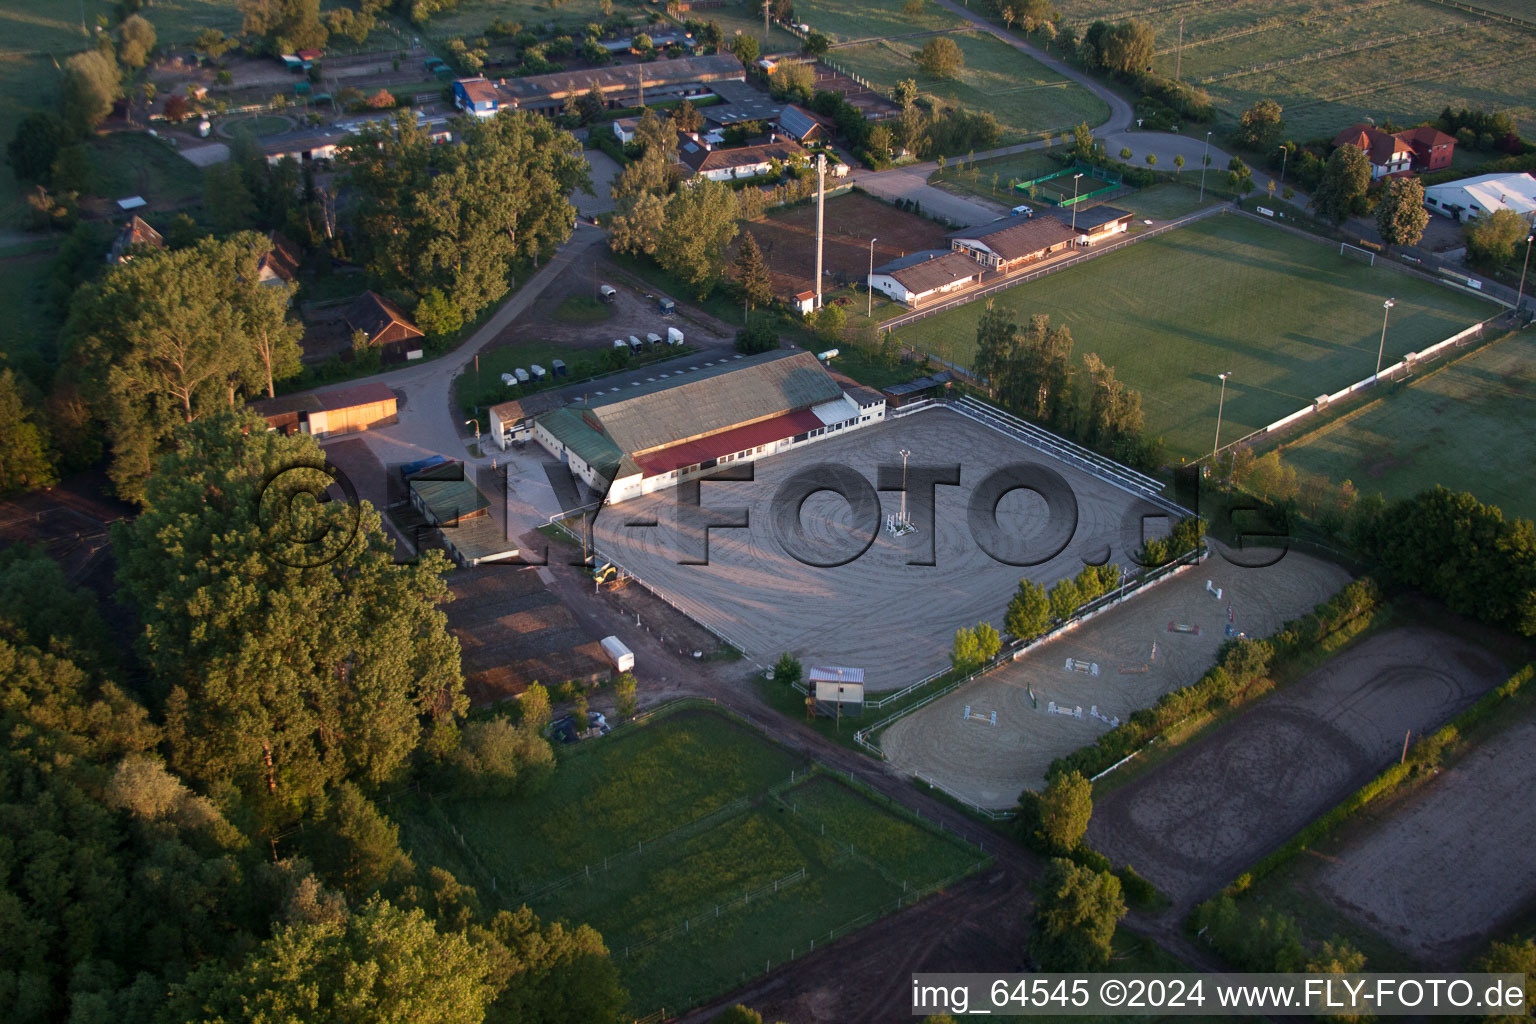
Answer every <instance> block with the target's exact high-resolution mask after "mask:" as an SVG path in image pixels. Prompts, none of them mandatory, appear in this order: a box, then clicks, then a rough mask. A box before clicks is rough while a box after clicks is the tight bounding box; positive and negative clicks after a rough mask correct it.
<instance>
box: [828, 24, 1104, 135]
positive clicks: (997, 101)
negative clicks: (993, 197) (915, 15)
mask: <svg viewBox="0 0 1536 1024" xmlns="http://www.w3.org/2000/svg"><path fill="white" fill-rule="evenodd" d="M950 38H952V39H954V41H955V42H956V43H958V44H959V45H960V49H961V51H962V52H963V53H964V54H965V67H964V68H963V69H962V70H961V72H960V75H959V78H957V79H943V80H941V79H935V78H929V77H927V76H926V75H924V74H922V73H921V72H920V71H919V70H918V68H917V65H916V64H914V63H913V60H912V57H913V54H915V53H917V51H918V50H919V49H920V48H921V44H920V43H908V42H902V41H895V42H892V41H890V40H885V41H882V42H878V43H867V44H864V45H861V46H848V47H839V48H838V49H836V50H833V51H832V53H831V54H830V55H829V59H830V63H832V64H833V65H835V66H838V67H841V68H842V69H843V70H845V71H851V72H853V73H855V74H858V75H861V76H863V77H864V78H865V79H866V80H868V81H870V82H873V83H874V84H875V85H877V86H879V87H881V88H885V89H889V88H891V87H893V86H895V85H896V83H897V82H899V81H901V80H902V79H903V78H915V79H916V80H917V86H918V89H919V90H920V91H921V92H922V93H924V94H925V95H928V96H934V97H937V98H938V99H940V100H943V101H944V102H946V103H949V104H951V105H954V104H958V105H959V106H962V107H966V108H968V109H971V110H986V111H990V112H991V113H992V114H993V116H995V117H996V118H997V121H998V124H1000V125H1002V128H1003V133H1002V139H1001V144H1004V145H1006V144H1008V143H1012V142H1022V141H1025V140H1027V139H1033V138H1037V137H1039V136H1040V135H1041V134H1042V133H1045V132H1060V131H1062V130H1063V129H1066V128H1071V127H1072V126H1074V125H1076V124H1078V123H1080V122H1082V121H1087V122H1088V123H1089V124H1099V123H1100V122H1102V121H1103V120H1104V119H1105V118H1107V117H1108V116H1109V109H1108V107H1107V106H1106V105H1105V103H1104V101H1103V100H1101V99H1099V98H1098V97H1097V96H1095V95H1093V94H1092V93H1091V92H1089V91H1088V90H1087V89H1084V88H1083V87H1082V86H1079V85H1077V84H1075V83H1073V82H1071V81H1068V80H1067V79H1065V78H1063V77H1061V76H1060V75H1057V74H1056V73H1055V72H1053V71H1050V70H1048V69H1047V68H1046V67H1045V66H1044V65H1042V64H1040V63H1039V62H1037V61H1035V60H1033V59H1031V58H1029V57H1026V56H1025V55H1024V54H1022V53H1020V52H1019V51H1018V50H1015V49H1014V48H1013V47H1011V46H1009V45H1008V44H1006V43H1003V42H1001V41H999V40H998V39H997V38H996V37H994V36H990V35H982V34H980V33H976V32H957V33H955V34H953V35H952V36H951V37H950Z"/></svg>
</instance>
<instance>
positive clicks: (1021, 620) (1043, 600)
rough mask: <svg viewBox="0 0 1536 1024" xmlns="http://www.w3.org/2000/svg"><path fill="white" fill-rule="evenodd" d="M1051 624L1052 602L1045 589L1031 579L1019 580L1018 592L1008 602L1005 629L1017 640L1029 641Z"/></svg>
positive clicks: (1004, 621)
mask: <svg viewBox="0 0 1536 1024" xmlns="http://www.w3.org/2000/svg"><path fill="white" fill-rule="evenodd" d="M1050 624H1051V602H1050V599H1049V598H1048V597H1046V594H1045V587H1043V586H1042V585H1040V584H1039V583H1036V582H1035V581H1034V580H1031V579H1021V580H1019V589H1018V592H1017V593H1015V594H1014V595H1013V599H1012V600H1010V601H1009V602H1008V612H1007V614H1006V615H1005V616H1004V617H1003V628H1004V629H1006V630H1008V632H1009V633H1011V634H1012V635H1013V636H1014V637H1015V638H1016V639H1018V640H1024V641H1029V640H1033V639H1034V638H1035V637H1037V636H1039V635H1040V634H1041V633H1044V632H1045V629H1046V627H1047V626H1049V625H1050Z"/></svg>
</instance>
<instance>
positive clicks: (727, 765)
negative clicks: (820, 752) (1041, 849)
mask: <svg viewBox="0 0 1536 1024" xmlns="http://www.w3.org/2000/svg"><path fill="white" fill-rule="evenodd" d="M791 772H795V773H797V775H798V778H799V781H798V782H797V783H795V784H793V785H789V783H790V777H791ZM770 790H774V791H775V792H772V793H771V792H770ZM389 811H390V813H391V815H392V817H394V818H395V820H396V821H398V822H399V823H400V826H401V838H402V841H403V842H404V844H405V845H406V846H407V847H408V848H409V849H410V850H411V852H412V855H413V856H414V857H415V858H416V860H417V861H418V863H423V864H435V865H439V866H442V867H444V868H446V869H448V870H450V871H452V872H453V873H454V874H455V875H456V876H457V877H459V878H460V879H462V880H465V881H468V882H473V883H474V884H475V885H477V886H478V887H479V889H480V891H481V893H482V895H483V896H485V897H486V898H488V899H492V900H494V899H495V895H494V894H500V896H501V897H502V898H503V901H504V902H505V903H506V904H507V905H509V906H517V905H518V904H520V903H522V902H525V901H526V902H527V903H528V905H529V906H530V907H532V909H533V910H534V911H535V912H536V913H538V914H539V915H540V916H541V917H544V918H548V919H563V920H567V921H571V922H581V923H587V924H591V925H592V926H593V927H595V928H597V929H598V930H599V931H600V932H601V933H602V934H603V937H604V939H605V940H606V942H607V944H608V948H609V949H610V951H611V952H612V954H613V957H614V961H615V963H616V964H617V965H618V967H619V970H620V973H621V975H622V977H623V981H624V984H625V985H626V987H627V988H628V989H629V992H630V998H631V1008H632V1009H633V1010H634V1012H635V1013H636V1014H637V1015H638V1014H643V1013H649V1012H652V1011H654V1010H657V1009H660V1008H662V1007H666V1008H668V1009H669V1010H673V1011H675V1010H678V1009H682V1008H686V1007H687V1006H689V1005H693V1004H694V1003H696V1002H698V1001H701V1000H703V999H706V998H709V997H710V996H712V995H717V994H719V993H720V992H722V991H725V990H727V989H729V988H730V987H732V986H734V985H738V984H740V983H742V982H743V981H745V980H746V979H748V978H751V977H753V976H755V975H757V974H760V973H762V971H763V969H764V965H765V963H767V962H769V961H771V962H772V963H773V964H774V965H775V966H777V965H778V964H779V963H781V962H783V961H784V960H786V959H789V958H790V956H791V954H792V953H793V954H795V955H799V954H802V953H805V952H807V951H808V949H809V947H810V943H811V941H812V940H813V939H817V938H820V939H821V940H822V941H825V938H826V936H827V934H828V932H829V931H830V930H832V929H837V928H839V927H840V926H843V925H846V924H849V923H850V922H853V921H854V920H855V919H856V918H859V917H860V916H861V915H865V914H869V913H871V912H876V911H880V910H883V909H886V907H887V905H888V904H890V905H892V908H893V905H894V902H895V900H896V899H897V898H898V897H900V896H901V895H902V893H903V888H904V884H905V886H906V887H908V888H910V889H911V890H916V889H919V888H922V887H923V886H925V885H928V884H931V883H933V882H935V881H938V880H940V879H943V878H947V877H950V876H952V875H956V874H959V873H961V872H965V871H967V870H969V869H971V868H973V867H975V866H976V865H977V864H978V859H979V858H980V857H981V854H980V853H979V852H978V851H976V850H974V849H972V848H970V847H967V846H965V845H963V844H960V843H958V842H954V841H952V840H950V839H948V838H945V837H942V836H939V835H937V834H935V833H932V832H930V831H928V830H927V829H925V828H922V827H920V826H918V825H916V824H913V823H911V822H909V821H907V820H906V819H905V818H903V817H898V816H897V815H895V814H893V813H891V812H888V811H886V810H885V809H883V808H882V807H880V806H878V805H877V804H875V803H873V802H871V801H870V800H869V799H867V798H866V797H864V796H863V795H861V794H859V793H857V792H855V791H853V790H852V789H850V788H848V787H847V786H845V785H843V784H842V783H840V782H837V781H835V780H833V779H831V778H828V777H825V776H820V775H812V774H809V773H808V771H807V766H806V764H805V763H804V762H803V761H802V760H801V759H799V758H798V757H796V756H795V755H792V754H790V753H789V752H788V751H786V750H784V749H783V748H781V747H778V746H776V745H774V744H771V743H769V742H768V741H767V740H766V739H765V738H764V737H762V736H761V735H760V734H758V733H756V732H754V731H752V730H750V729H748V728H746V727H744V726H741V725H739V724H737V723H736V722H734V721H732V720H730V719H727V718H725V717H723V716H720V715H716V714H713V713H710V712H707V711H705V712H684V713H681V714H677V715H673V716H671V717H669V718H664V719H662V720H660V721H657V722H654V723H652V724H649V725H647V726H644V727H641V728H637V729H633V730H626V731H623V732H620V733H618V734H615V735H614V736H611V737H607V738H604V739H601V740H598V741H594V742H589V743H588V744H586V745H584V746H582V747H579V748H576V749H573V750H569V751H563V752H562V756H561V758H560V762H559V766H558V768H557V770H556V772H555V774H554V777H553V778H552V779H551V780H550V783H549V785H548V786H547V787H545V788H544V789H543V790H542V791H541V792H539V793H537V794H535V795H533V796H531V797H527V798H524V799H521V800H517V801H515V802H511V803H509V802H506V801H498V800H450V799H439V800H437V801H436V802H435V803H434V802H429V801H426V800H424V799H421V798H412V799H409V800H396V801H394V803H393V804H392V805H391V806H390V807H389ZM701 819H703V820H701ZM453 830H457V831H458V832H459V833H460V834H462V835H463V837H464V843H463V845H461V844H460V843H459V841H458V840H457V839H456V838H455V835H454V831H453ZM637 844H643V849H640V850H637ZM605 864H606V866H605ZM588 866H590V867H591V873H590V875H588V874H587V873H586V870H585V869H586V868H587V867H588ZM802 869H803V872H802ZM573 873H575V877H572V875H573ZM493 879H494V881H495V883H496V884H495V888H494V889H493V887H492V880H493ZM562 880H565V882H566V884H563V885H557V886H551V883H557V882H560V881H562ZM776 880H777V881H779V882H780V887H779V888H778V890H777V891H775V890H774V882H775V881H776ZM747 893H751V894H752V897H751V899H750V901H748V902H743V900H742V897H743V895H744V894H747ZM716 908H718V911H717V909H716ZM717 913H718V916H716V915H717ZM684 920H688V921H689V922H690V924H689V926H688V929H687V930H686V931H678V932H677V933H676V934H673V932H674V930H677V929H680V928H681V927H682V922H683V921H684Z"/></svg>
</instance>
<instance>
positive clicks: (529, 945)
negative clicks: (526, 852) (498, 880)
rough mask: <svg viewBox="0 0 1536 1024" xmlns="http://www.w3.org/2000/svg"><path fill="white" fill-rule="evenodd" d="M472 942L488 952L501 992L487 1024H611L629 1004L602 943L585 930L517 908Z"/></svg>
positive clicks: (477, 930) (474, 933) (478, 930)
mask: <svg viewBox="0 0 1536 1024" xmlns="http://www.w3.org/2000/svg"><path fill="white" fill-rule="evenodd" d="M470 937H471V938H472V939H474V940H475V941H476V942H477V943H479V944H483V945H484V946H485V947H486V948H487V949H488V950H489V951H490V953H491V956H492V964H493V969H492V973H491V983H492V985H493V986H498V987H500V988H501V994H500V995H498V996H497V997H496V1001H495V1002H494V1003H492V1004H491V1006H490V1008H489V1010H488V1011H487V1013H486V1015H485V1024H545V1022H549V1024H581V1022H585V1021H612V1020H617V1019H619V1016H620V1012H619V1011H620V1010H621V1009H622V1008H623V1006H624V1005H625V1003H627V1002H628V997H627V996H626V995H625V992H624V990H623V988H621V987H620V985H619V972H618V969H617V968H616V967H615V966H614V964H613V961H612V960H611V959H610V958H609V956H608V949H607V947H606V946H604V945H603V937H602V936H601V935H599V934H598V933H597V932H596V931H594V930H593V929H592V928H590V927H588V926H587V925H579V926H576V927H568V926H567V925H564V924H561V923H560V922H558V921H557V922H555V923H553V924H543V923H541V922H540V921H539V919H538V918H537V917H535V916H534V914H533V912H532V911H531V910H529V909H528V908H527V907H521V908H519V909H518V910H516V911H505V910H503V911H501V912H500V913H498V914H497V915H496V917H495V918H493V919H492V921H491V922H490V924H489V925H487V926H485V927H474V928H471V929H470Z"/></svg>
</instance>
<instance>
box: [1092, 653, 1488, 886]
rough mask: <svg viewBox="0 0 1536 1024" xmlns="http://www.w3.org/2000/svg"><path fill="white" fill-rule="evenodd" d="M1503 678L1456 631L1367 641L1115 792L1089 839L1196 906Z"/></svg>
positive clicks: (1098, 810) (1102, 805) (1099, 809)
mask: <svg viewBox="0 0 1536 1024" xmlns="http://www.w3.org/2000/svg"><path fill="white" fill-rule="evenodd" d="M1505 678H1506V673H1505V671H1504V668H1503V666H1502V665H1500V664H1499V661H1498V659H1496V658H1494V657H1493V656H1492V655H1491V654H1489V653H1487V652H1486V651H1483V650H1482V649H1480V648H1477V647H1474V646H1472V645H1471V644H1469V643H1467V642H1466V641H1463V640H1460V639H1458V638H1456V637H1453V636H1450V635H1447V634H1442V633H1435V632H1432V631H1428V630H1420V629H1407V628H1403V629H1394V630H1390V631H1388V632H1386V633H1383V634H1381V635H1379V636H1374V637H1371V638H1369V639H1368V640H1365V641H1364V642H1362V643H1360V644H1357V645H1356V646H1354V647H1352V648H1350V649H1349V650H1347V651H1345V652H1344V653H1343V654H1341V655H1339V656H1338V657H1336V658H1333V659H1332V660H1330V661H1329V662H1328V663H1327V664H1325V665H1323V666H1322V667H1321V668H1319V669H1317V670H1316V671H1314V672H1312V673H1311V674H1310V675H1308V676H1307V677H1306V678H1305V679H1302V680H1301V681H1300V682H1297V683H1295V684H1293V685H1291V686H1288V687H1286V688H1285V689H1284V690H1282V691H1280V692H1279V693H1276V694H1274V695H1273V696H1270V697H1268V698H1266V699H1264V700H1262V701H1260V702H1259V703H1258V704H1256V705H1255V706H1253V707H1252V708H1250V709H1249V710H1248V711H1247V712H1245V713H1244V714H1242V715H1240V716H1239V717H1237V718H1236V719H1235V720H1233V721H1232V722H1230V723H1228V724H1226V725H1225V726H1223V727H1222V728H1220V729H1217V730H1216V731H1215V732H1214V733H1212V734H1211V735H1209V736H1207V737H1205V738H1203V739H1201V740H1199V741H1198V742H1196V743H1194V744H1193V745H1191V746H1190V747H1189V749H1187V750H1184V751H1183V752H1181V753H1180V754H1178V755H1177V756H1176V757H1174V758H1172V759H1170V760H1169V761H1168V762H1167V763H1165V764H1163V765H1160V766H1159V767H1158V768H1157V769H1156V770H1155V771H1152V772H1149V773H1148V774H1146V775H1145V776H1143V777H1141V778H1139V779H1137V780H1136V781H1134V782H1132V783H1131V784H1129V785H1127V786H1126V787H1124V788H1123V789H1119V790H1116V791H1114V792H1113V793H1110V794H1109V795H1108V796H1107V797H1105V798H1104V799H1103V800H1102V801H1100V802H1099V804H1098V805H1097V806H1096V807H1095V808H1094V812H1093V821H1092V822H1091V823H1090V825H1089V827H1088V841H1089V843H1091V844H1092V845H1093V847H1094V848H1095V849H1097V850H1099V851H1101V852H1102V853H1104V854H1105V855H1106V856H1108V857H1109V858H1110V859H1111V860H1113V861H1114V862H1115V863H1116V864H1127V863H1128V864H1131V865H1134V866H1135V868H1136V870H1137V871H1140V872H1141V873H1142V874H1143V875H1145V876H1146V877H1147V878H1149V879H1151V880H1152V881H1153V882H1154V883H1155V884H1156V885H1157V886H1158V888H1160V889H1162V890H1163V891H1164V892H1166V893H1167V894H1168V895H1169V896H1171V897H1172V898H1173V900H1174V902H1175V904H1176V905H1178V906H1181V907H1184V906H1189V905H1190V904H1193V903H1194V902H1195V901H1197V900H1199V899H1202V898H1204V897H1205V896H1207V895H1209V894H1210V893H1211V892H1213V891H1215V890H1217V889H1219V888H1220V887H1221V886H1223V885H1225V884H1226V883H1228V882H1230V881H1231V880H1232V879H1233V878H1235V877H1236V876H1237V875H1238V874H1240V873H1241V872H1242V871H1244V870H1245V869H1246V868H1247V867H1248V866H1249V865H1250V864H1252V863H1253V862H1254V861H1256V860H1258V859H1259V858H1260V857H1262V856H1263V855H1264V854H1266V853H1268V852H1269V851H1270V850H1272V849H1274V848H1275V847H1276V846H1278V845H1279V844H1280V843H1282V842H1284V841H1285V840H1286V839H1288V838H1289V837H1290V836H1291V835H1293V834H1295V832H1296V831H1297V830H1299V829H1300V828H1301V827H1302V826H1303V825H1305V824H1306V823H1307V822H1309V821H1311V820H1312V819H1313V818H1315V817H1317V816H1318V815H1319V814H1321V813H1322V812H1324V811H1326V810H1327V809H1328V808H1330V807H1332V806H1334V805H1335V804H1336V803H1338V802H1339V801H1340V800H1342V799H1343V798H1344V797H1346V796H1348V795H1349V794H1350V793H1351V792H1353V791H1354V790H1356V789H1358V788H1359V787H1360V786H1361V785H1363V784H1364V783H1365V782H1366V781H1367V780H1369V779H1370V778H1371V776H1373V775H1374V774H1376V773H1377V772H1379V771H1381V769H1382V768H1383V767H1385V766H1386V765H1387V764H1388V763H1389V762H1390V761H1392V760H1394V759H1395V758H1396V757H1397V755H1398V752H1399V751H1400V750H1402V746H1403V734H1404V733H1405V732H1407V731H1409V730H1411V731H1412V732H1413V733H1414V734H1415V735H1417V734H1419V733H1421V732H1423V731H1426V730H1429V729H1433V728H1435V727H1436V726H1438V725H1439V724H1440V723H1442V722H1444V721H1445V720H1446V719H1448V718H1450V717H1452V716H1453V715H1455V714H1456V713H1457V712H1459V711H1461V710H1462V709H1463V708H1465V707H1466V706H1467V705H1469V704H1471V703H1472V702H1473V701H1474V700H1476V699H1477V698H1478V697H1479V696H1480V695H1481V694H1483V693H1484V692H1485V691H1487V690H1488V689H1490V688H1492V687H1494V686H1497V685H1498V684H1499V683H1501V682H1503V681H1504V679H1505ZM1478 803H1479V804H1481V805H1482V806H1484V807H1485V808H1487V809H1488V810H1490V811H1491V810H1492V809H1493V808H1494V807H1496V806H1498V805H1497V804H1492V803H1489V804H1482V802H1481V801H1478ZM1469 841H1470V840H1469ZM1394 858H1404V859H1407V860H1411V859H1412V858H1411V856H1410V855H1409V854H1408V853H1407V851H1406V850H1404V849H1399V850H1397V852H1396V853H1394ZM1458 873H1459V872H1458ZM1422 877H1425V878H1427V877H1428V876H1427V875H1424V876H1422ZM1449 883H1450V879H1449V877H1446V878H1445V884H1447V885H1448V884H1449ZM1430 888H1436V886H1430Z"/></svg>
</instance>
